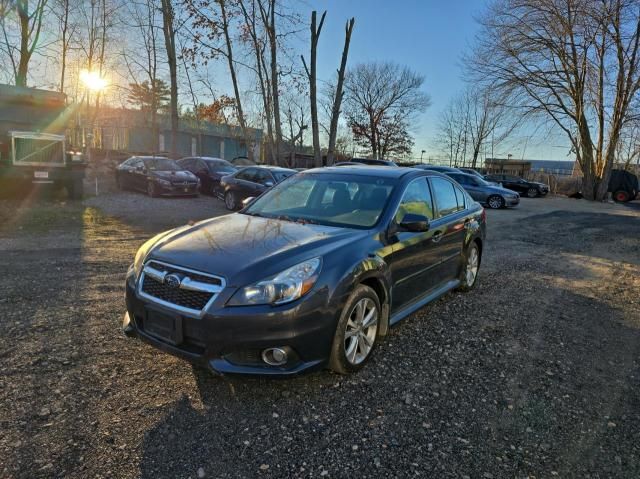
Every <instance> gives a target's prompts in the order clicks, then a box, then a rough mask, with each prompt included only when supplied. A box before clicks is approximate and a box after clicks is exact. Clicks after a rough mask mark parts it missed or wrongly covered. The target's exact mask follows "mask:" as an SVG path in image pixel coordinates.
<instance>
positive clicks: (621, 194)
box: [613, 190, 631, 203]
mask: <svg viewBox="0 0 640 479" xmlns="http://www.w3.org/2000/svg"><path fill="white" fill-rule="evenodd" d="M630 199H631V195H629V193H627V192H626V191H622V190H620V191H616V192H615V193H613V200H614V201H617V202H618V203H626V202H627V201H629V200H630Z"/></svg>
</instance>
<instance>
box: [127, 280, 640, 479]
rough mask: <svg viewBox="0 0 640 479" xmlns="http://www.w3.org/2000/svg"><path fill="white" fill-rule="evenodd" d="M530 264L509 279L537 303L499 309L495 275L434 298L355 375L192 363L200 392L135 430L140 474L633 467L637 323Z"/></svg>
mask: <svg viewBox="0 0 640 479" xmlns="http://www.w3.org/2000/svg"><path fill="white" fill-rule="evenodd" d="M516 271H517V270H516ZM542 273H543V272H542V271H540V270H537V269H536V268H531V269H530V270H529V271H528V272H527V273H526V274H524V275H522V274H520V280H521V281H522V283H524V284H526V287H525V288H526V290H527V291H545V292H547V293H548V295H546V296H545V297H544V298H541V297H539V296H536V295H535V294H526V295H524V292H523V297H522V298H521V300H520V301H519V302H518V303H517V304H509V301H510V299H511V298H510V294H511V293H512V291H510V290H505V289H504V288H501V287H499V283H497V282H494V281H493V280H494V279H495V278H493V273H492V274H490V275H489V276H488V277H485V278H483V280H482V283H481V284H480V285H479V288H478V289H477V290H475V291H473V292H472V293H470V294H467V295H462V294H449V295H447V296H445V297H444V298H443V299H441V300H439V301H437V302H436V303H434V304H432V305H430V306H428V307H426V308H423V309H422V310H420V311H419V312H418V313H417V314H416V315H414V316H412V317H411V318H408V319H407V320H406V321H404V322H403V323H401V324H400V325H399V326H398V327H397V328H394V329H393V330H392V333H391V335H390V336H389V338H388V339H387V340H386V341H384V342H383V343H381V345H380V347H379V348H378V350H377V352H376V355H375V356H374V357H373V358H372V361H371V362H370V363H369V364H368V365H367V367H366V368H365V369H364V370H362V371H361V372H360V373H358V374H356V375H353V376H349V377H342V376H336V375H332V374H330V373H328V372H322V373H316V374H312V375H309V376H304V377H300V378H295V379H291V380H284V381H283V380H263V379H243V378H231V379H228V378H220V377H214V376H210V375H209V374H208V373H207V372H206V371H201V370H197V371H196V372H194V374H195V380H196V383H197V386H198V393H199V395H198V396H191V397H188V396H186V395H182V396H181V397H180V398H179V399H177V400H175V401H173V402H172V403H171V404H167V405H166V407H165V408H164V409H163V410H162V412H161V414H160V418H159V420H158V421H157V422H156V423H155V425H154V426H152V427H151V428H149V429H148V430H147V431H146V432H145V433H144V438H143V440H142V445H141V451H140V452H141V459H140V465H139V470H140V476H141V477H143V478H152V477H153V478H156V477H188V476H191V477H194V476H195V475H196V474H197V470H198V469H199V468H202V469H203V471H204V472H205V474H207V477H251V476H256V475H258V474H260V475H262V476H269V477H308V476H318V475H320V474H321V473H322V472H323V471H325V470H326V471H327V475H328V476H329V477H336V476H337V477H342V476H348V475H350V474H351V475H354V474H355V475H357V476H358V477H381V476H407V475H415V474H426V475H427V476H430V475H431V476H432V477H445V476H446V477H463V476H469V477H490V476H488V475H484V476H483V474H485V473H486V474H490V475H491V477H526V476H527V474H530V475H534V476H536V477H550V476H552V475H559V477H569V476H574V475H577V476H584V475H586V474H600V473H605V475H608V476H612V477H637V474H639V473H640V463H639V459H638V458H639V456H638V452H640V451H639V450H638V446H637V441H636V436H637V431H638V430H640V413H639V410H640V409H639V408H638V406H640V397H639V396H638V392H637V391H638V389H639V386H640V368H639V367H638V363H637V361H636V358H637V357H638V352H639V351H640V324H629V323H628V322H626V321H625V318H624V317H623V315H622V313H621V312H620V310H618V309H617V308H616V307H615V306H614V305H612V304H609V303H608V302H607V301H601V300H599V299H596V298H593V297H590V296H589V295H588V294H586V293H585V292H580V293H578V292H575V291H572V290H570V289H563V288H561V287H553V288H550V285H549V281H548V279H546V278H544V277H542ZM496 274H497V273H496ZM501 274H502V276H504V274H505V273H504V272H502V273H501ZM553 274H554V275H559V276H562V273H561V272H560V270H558V271H553ZM574 274H579V272H576V271H575V270H574V271H572V272H571V274H570V276H571V277H568V278H567V279H569V280H573V279H575V278H574V277H573V275H574ZM507 304H508V305H509V306H508V307H506V308H505V307H504V305H507ZM481 305H483V307H484V310H483V309H479V308H480V306H481ZM500 306H503V308H502V309H501V308H500ZM496 311H498V313H496Z"/></svg>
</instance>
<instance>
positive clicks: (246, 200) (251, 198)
mask: <svg viewBox="0 0 640 479" xmlns="http://www.w3.org/2000/svg"><path fill="white" fill-rule="evenodd" d="M255 199H256V197H255V196H249V197H248V198H245V199H244V200H242V207H243V208H246V207H247V206H249V205H250V204H251V203H252V202H253V200H255Z"/></svg>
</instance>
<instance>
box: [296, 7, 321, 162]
mask: <svg viewBox="0 0 640 479" xmlns="http://www.w3.org/2000/svg"><path fill="white" fill-rule="evenodd" d="M326 14H327V12H326V11H325V12H324V13H323V14H322V17H321V18H320V24H319V25H317V27H316V16H317V12H316V11H315V10H314V11H313V12H311V60H310V63H311V64H310V65H309V68H307V64H306V62H305V61H304V57H302V63H303V64H304V68H305V70H306V71H307V78H308V79H309V96H310V100H311V132H312V136H313V163H314V166H315V167H317V168H320V167H321V166H322V151H321V149H320V127H319V125H318V95H317V84H316V77H317V73H316V64H317V61H316V58H317V53H318V39H319V38H320V32H321V31H322V24H323V23H324V17H325V16H326Z"/></svg>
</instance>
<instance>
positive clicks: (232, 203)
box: [224, 191, 236, 210]
mask: <svg viewBox="0 0 640 479" xmlns="http://www.w3.org/2000/svg"><path fill="white" fill-rule="evenodd" d="M224 204H225V205H226V206H227V209H229V210H234V209H235V208H236V198H235V196H234V194H233V192H231V191H228V192H227V194H226V195H224Z"/></svg>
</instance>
